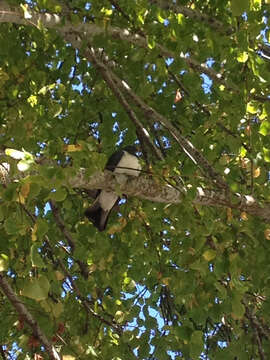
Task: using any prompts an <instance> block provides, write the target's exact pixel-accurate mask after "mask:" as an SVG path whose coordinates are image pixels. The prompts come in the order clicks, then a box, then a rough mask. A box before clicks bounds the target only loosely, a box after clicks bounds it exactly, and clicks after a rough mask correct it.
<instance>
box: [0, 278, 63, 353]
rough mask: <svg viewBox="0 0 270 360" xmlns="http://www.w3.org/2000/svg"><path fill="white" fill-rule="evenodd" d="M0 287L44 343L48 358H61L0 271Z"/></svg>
mask: <svg viewBox="0 0 270 360" xmlns="http://www.w3.org/2000/svg"><path fill="white" fill-rule="evenodd" d="M0 288H1V289H2V291H3V293H4V294H5V295H6V297H7V298H8V299H9V301H10V302H11V304H12V305H13V306H14V308H15V309H16V310H17V312H18V314H19V315H20V316H22V317H23V318H24V319H25V321H26V322H27V323H28V325H29V326H30V327H31V328H32V330H33V333H34V334H35V336H36V337H37V338H38V339H39V340H40V342H41V343H42V344H43V345H44V347H45V349H46V350H47V353H48V355H49V358H50V359H52V360H61V357H60V356H59V354H58V353H57V352H56V350H55V348H54V346H52V344H51V343H50V342H49V340H48V339H47V337H46V335H45V334H44V333H43V332H42V330H41V328H40V327H39V325H38V324H37V322H36V320H35V319H34V318H33V317H32V315H31V314H30V312H29V311H28V310H27V308H26V307H25V305H24V304H23V303H22V302H21V301H20V300H19V298H18V297H17V295H16V294H15V293H14V291H13V289H12V288H11V286H10V285H9V283H8V281H7V280H6V278H5V277H4V275H3V273H0Z"/></svg>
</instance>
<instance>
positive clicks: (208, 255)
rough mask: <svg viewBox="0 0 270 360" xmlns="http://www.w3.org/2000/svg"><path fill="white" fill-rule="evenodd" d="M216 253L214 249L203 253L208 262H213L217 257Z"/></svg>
mask: <svg viewBox="0 0 270 360" xmlns="http://www.w3.org/2000/svg"><path fill="white" fill-rule="evenodd" d="M216 255H217V254H216V252H215V250H212V249H209V250H206V251H205V252H204V253H203V257H204V259H205V260H206V261H211V260H213V259H214V258H215V257H216Z"/></svg>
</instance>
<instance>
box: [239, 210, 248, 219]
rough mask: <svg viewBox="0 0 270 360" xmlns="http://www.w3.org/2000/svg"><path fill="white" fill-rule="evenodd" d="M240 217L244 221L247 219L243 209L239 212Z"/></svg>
mask: <svg viewBox="0 0 270 360" xmlns="http://www.w3.org/2000/svg"><path fill="white" fill-rule="evenodd" d="M240 217H241V219H242V220H245V221H246V220H248V216H247V213H246V212H245V211H243V212H242V213H241V215H240Z"/></svg>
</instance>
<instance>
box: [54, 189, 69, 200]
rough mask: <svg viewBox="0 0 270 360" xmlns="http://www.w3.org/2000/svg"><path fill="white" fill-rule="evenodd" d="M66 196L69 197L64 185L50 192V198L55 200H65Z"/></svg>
mask: <svg viewBox="0 0 270 360" xmlns="http://www.w3.org/2000/svg"><path fill="white" fill-rule="evenodd" d="M66 197H67V191H66V189H65V188H63V187H61V188H60V189H57V190H56V191H54V192H52V193H51V194H50V198H51V199H52V200H54V201H64V200H65V198H66Z"/></svg>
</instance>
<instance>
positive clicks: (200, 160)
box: [87, 48, 227, 189]
mask: <svg viewBox="0 0 270 360" xmlns="http://www.w3.org/2000/svg"><path fill="white" fill-rule="evenodd" d="M87 55H88V56H89V58H90V60H91V61H92V62H93V63H94V64H95V66H97V67H98V68H99V69H100V71H101V73H102V74H105V73H109V74H110V78H112V79H113V80H114V82H115V83H116V84H117V86H118V88H120V89H121V90H122V92H123V93H125V94H126V95H127V96H128V97H129V98H130V100H131V101H132V102H133V103H134V104H135V105H136V106H137V107H138V108H139V109H140V110H141V111H142V112H143V113H144V116H145V118H146V119H149V120H150V121H151V122H152V123H155V122H159V123H160V124H161V125H163V126H164V127H165V128H166V129H167V130H168V131H169V132H170V134H171V135H172V136H173V137H174V139H175V140H176V142H177V143H178V144H179V145H180V146H181V148H182V149H183V150H184V151H185V153H186V154H187V155H188V156H189V157H190V158H191V159H192V160H193V161H194V162H195V163H196V164H198V165H199V166H200V168H201V169H202V170H203V172H204V174H205V175H206V176H207V177H208V178H209V179H210V181H211V182H213V183H215V184H216V185H218V186H219V187H220V188H223V189H227V184H226V183H225V181H224V180H223V178H222V177H221V176H220V175H219V174H218V173H217V172H216V171H215V169H214V168H213V167H212V165H210V163H209V162H208V160H207V159H206V158H205V157H204V156H203V155H202V154H201V152H200V151H199V150H197V149H196V148H195V147H194V146H193V144H192V143H191V142H190V141H189V140H187V139H186V138H185V137H184V136H183V135H182V134H181V133H180V132H179V131H178V130H177V129H176V128H175V127H174V126H173V125H172V124H171V122H170V121H169V120H168V119H166V118H165V117H164V116H162V115H161V114H159V113H158V112H157V111H156V110H154V109H153V108H152V107H151V106H149V105H147V104H146V103H145V102H144V101H143V100H142V99H141V98H140V97H139V96H138V95H136V94H135V93H134V92H133V91H132V89H131V88H130V87H129V85H128V84H127V83H126V82H124V81H122V80H121V79H119V78H118V77H117V76H116V75H115V74H114V73H113V72H112V71H111V70H110V69H109V68H108V67H107V66H106V65H105V64H104V63H103V62H102V61H101V60H100V59H99V58H98V56H97V55H96V53H95V50H94V49H93V48H91V49H89V50H88V51H87Z"/></svg>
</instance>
